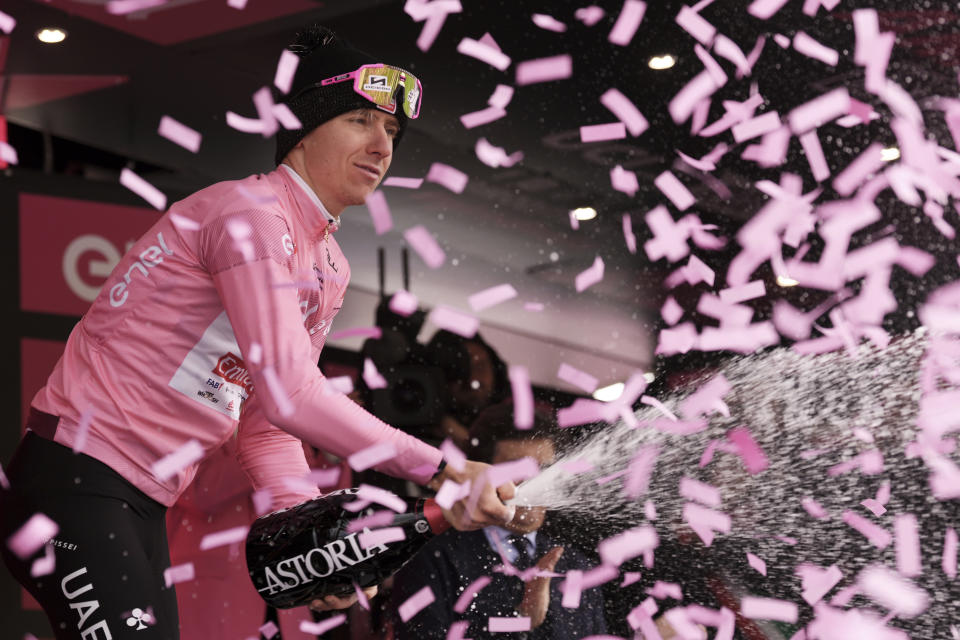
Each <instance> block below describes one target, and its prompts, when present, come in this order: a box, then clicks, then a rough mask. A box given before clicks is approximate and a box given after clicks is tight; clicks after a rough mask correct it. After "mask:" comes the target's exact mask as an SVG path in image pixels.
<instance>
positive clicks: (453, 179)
mask: <svg viewBox="0 0 960 640" xmlns="http://www.w3.org/2000/svg"><path fill="white" fill-rule="evenodd" d="M469 179H470V178H469V177H468V176H467V174H465V173H464V172H463V171H460V170H459V169H454V168H453V167H451V166H450V165H446V164H443V163H442V162H434V163H433V164H431V165H430V170H429V171H427V178H426V180H427V182H435V183H437V184H439V185H442V186H444V187H446V188H447V189H449V190H450V191H453V192H454V193H463V190H464V189H466V187H467V182H468V181H469Z"/></svg>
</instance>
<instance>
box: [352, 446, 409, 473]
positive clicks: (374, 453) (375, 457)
mask: <svg viewBox="0 0 960 640" xmlns="http://www.w3.org/2000/svg"><path fill="white" fill-rule="evenodd" d="M396 456H397V450H396V449H395V448H394V446H393V444H392V443H390V442H378V443H377V444H373V445H370V446H369V447H366V448H365V449H361V450H360V451H357V452H356V453H354V454H352V455H351V456H349V457H348V458H347V463H348V464H349V465H350V467H351V468H352V469H353V470H354V471H365V470H366V469H370V468H371V467H375V466H377V465H378V464H382V463H384V462H386V461H387V460H392V459H393V458H395V457H396Z"/></svg>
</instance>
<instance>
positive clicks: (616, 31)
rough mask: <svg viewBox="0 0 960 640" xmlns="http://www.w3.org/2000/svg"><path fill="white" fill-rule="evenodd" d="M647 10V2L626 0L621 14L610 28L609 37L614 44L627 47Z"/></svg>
mask: <svg viewBox="0 0 960 640" xmlns="http://www.w3.org/2000/svg"><path fill="white" fill-rule="evenodd" d="M646 10H647V3H645V2H641V0H625V2H624V3H623V8H622V9H620V15H619V16H617V21H616V22H615V23H614V25H613V29H611V30H610V35H609V36H607V39H608V40H609V41H610V42H612V43H613V44H618V45H620V46H621V47H625V46H627V45H628V44H630V41H631V40H633V36H634V34H635V33H636V32H637V28H638V27H639V26H640V22H641V21H642V20H643V14H644V12H645V11H646Z"/></svg>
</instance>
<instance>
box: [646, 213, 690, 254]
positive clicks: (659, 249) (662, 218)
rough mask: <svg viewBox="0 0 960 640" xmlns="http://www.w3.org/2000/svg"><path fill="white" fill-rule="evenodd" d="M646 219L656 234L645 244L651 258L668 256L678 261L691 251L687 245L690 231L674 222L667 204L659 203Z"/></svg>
mask: <svg viewBox="0 0 960 640" xmlns="http://www.w3.org/2000/svg"><path fill="white" fill-rule="evenodd" d="M645 219H646V223H647V226H648V227H649V228H650V230H651V231H652V232H653V236H654V237H653V239H651V240H648V241H647V242H646V243H645V244H644V245H643V248H644V251H646V253H647V257H648V258H650V260H653V261H656V260H659V259H660V258H662V257H666V258H667V259H668V260H669V261H670V262H677V261H678V260H681V259H683V258H684V257H685V256H686V255H687V254H689V253H690V248H689V247H688V246H687V238H688V237H689V235H688V234H689V232H688V231H687V230H686V229H685V228H683V227H681V226H680V225H679V224H678V223H676V222H674V220H673V217H672V216H671V215H670V212H669V211H668V210H667V208H666V207H665V206H663V205H659V206H657V207H655V208H654V209H651V210H650V211H649V212H648V213H647V215H646V218H645Z"/></svg>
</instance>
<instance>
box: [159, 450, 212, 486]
mask: <svg viewBox="0 0 960 640" xmlns="http://www.w3.org/2000/svg"><path fill="white" fill-rule="evenodd" d="M204 454H205V452H204V450H203V446H202V445H201V444H200V443H199V442H198V441H197V440H193V439H191V440H190V441H189V442H187V443H186V444H184V445H182V446H181V447H180V448H178V449H177V450H176V451H174V452H172V453H169V454H167V455H166V456H164V457H162V458H160V459H159V460H157V461H156V462H154V463H153V467H152V470H153V475H154V476H155V477H156V478H157V480H160V481H161V482H162V481H164V480H166V479H167V478H169V477H171V476H173V475H174V474H176V473H178V472H179V471H180V470H181V469H184V468H185V467H189V466H190V465H192V464H193V463H195V462H197V461H198V460H200V459H202V458H203V456H204Z"/></svg>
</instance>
